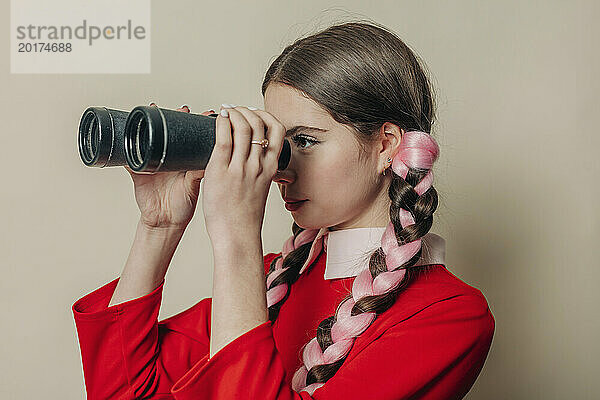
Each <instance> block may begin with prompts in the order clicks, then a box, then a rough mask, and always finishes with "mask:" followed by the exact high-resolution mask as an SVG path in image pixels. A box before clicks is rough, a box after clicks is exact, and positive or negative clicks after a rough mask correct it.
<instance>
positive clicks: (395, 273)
mask: <svg viewBox="0 0 600 400" xmlns="http://www.w3.org/2000/svg"><path fill="white" fill-rule="evenodd" d="M438 153H439V148H438V145H437V143H436V142H435V140H434V139H433V138H432V137H431V136H430V135H429V134H427V133H425V132H420V131H411V132H406V133H405V134H404V135H403V136H402V141H401V143H400V150H399V152H398V154H397V155H396V156H395V157H394V161H393V163H392V170H393V171H394V173H396V174H397V175H399V176H401V177H402V178H403V179H406V176H407V174H408V171H409V168H415V169H422V170H428V172H427V174H426V175H425V177H423V179H421V181H420V182H419V183H418V184H417V185H416V186H415V191H416V192H417V194H418V195H419V196H420V195H422V194H423V193H425V192H426V191H427V190H428V189H429V188H430V187H431V185H432V183H433V173H432V171H431V167H432V165H433V163H434V161H435V160H436V159H437V157H438ZM414 223H415V220H414V218H413V216H412V214H411V212H410V211H408V210H404V209H400V224H401V225H402V228H405V227H406V226H408V225H412V224H414ZM381 248H382V249H383V252H384V253H385V263H386V267H387V271H385V272H382V273H380V274H379V275H377V277H376V278H375V279H373V277H372V276H371V271H370V270H369V269H368V268H367V269H365V270H363V271H362V272H361V273H360V274H359V275H358V276H357V277H356V278H355V279H354V282H353V284H352V297H350V298H349V299H347V300H346V301H344V302H343V303H341V304H340V305H339V306H338V310H337V312H336V322H334V324H333V325H332V327H331V340H332V342H333V343H332V344H331V345H330V346H329V347H327V348H326V349H325V351H322V350H321V346H320V345H319V343H318V341H317V338H316V337H314V338H313V339H312V340H311V341H310V342H308V343H307V344H306V346H305V347H304V351H303V362H304V364H303V365H302V366H301V367H300V368H299V369H298V370H296V373H295V374H294V377H293V379H292V388H293V389H294V390H295V391H296V392H301V391H307V392H308V393H309V395H311V396H312V394H313V392H314V391H315V390H316V389H318V388H320V387H321V386H323V385H324V384H325V383H323V382H315V383H312V384H310V385H308V386H307V385H306V378H307V375H308V371H309V370H310V369H311V368H312V367H314V366H315V365H322V364H332V363H334V362H336V361H339V360H341V359H343V358H344V357H345V356H346V355H347V354H348V352H349V351H350V349H351V348H352V345H353V344H354V340H355V338H356V337H357V336H359V335H360V334H361V333H363V332H364V331H365V330H366V329H367V328H368V327H369V326H370V325H371V323H372V322H373V321H374V320H375V318H376V317H377V315H376V313H374V312H364V313H360V314H357V315H354V316H352V315H351V312H352V308H353V307H354V305H355V304H356V302H357V301H358V300H360V299H361V298H363V297H365V296H377V295H382V294H385V293H387V292H389V291H391V290H393V289H394V288H396V287H397V286H398V285H399V284H400V282H401V281H402V278H404V274H405V271H406V270H405V269H404V268H402V269H398V267H400V266H402V265H404V264H405V263H406V262H407V261H409V260H410V259H412V258H413V257H414V256H415V255H416V254H417V253H418V252H419V250H421V239H417V240H414V241H412V242H409V243H406V244H403V245H399V243H398V239H397V237H396V234H395V232H394V225H393V224H392V222H390V224H389V225H388V226H387V228H386V230H385V232H384V233H383V236H382V239H381ZM286 290H287V288H286Z"/></svg>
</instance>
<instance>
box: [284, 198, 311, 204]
mask: <svg viewBox="0 0 600 400" xmlns="http://www.w3.org/2000/svg"><path fill="white" fill-rule="evenodd" d="M305 200H307V199H295V198H293V197H284V198H283V201H285V202H286V203H289V204H294V203H299V202H301V201H305Z"/></svg>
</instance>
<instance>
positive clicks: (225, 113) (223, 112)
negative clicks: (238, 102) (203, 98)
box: [221, 109, 229, 118]
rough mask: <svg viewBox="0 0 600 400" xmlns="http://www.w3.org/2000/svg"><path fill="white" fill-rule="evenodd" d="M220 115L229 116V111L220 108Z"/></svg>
mask: <svg viewBox="0 0 600 400" xmlns="http://www.w3.org/2000/svg"><path fill="white" fill-rule="evenodd" d="M221 116H222V117H225V118H227V117H229V111H227V110H226V109H222V110H221Z"/></svg>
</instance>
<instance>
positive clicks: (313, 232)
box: [267, 229, 326, 307]
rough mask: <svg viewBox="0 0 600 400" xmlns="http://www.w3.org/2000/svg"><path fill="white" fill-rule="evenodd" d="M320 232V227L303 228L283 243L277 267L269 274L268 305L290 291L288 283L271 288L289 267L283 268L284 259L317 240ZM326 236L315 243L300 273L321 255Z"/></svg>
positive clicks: (276, 301) (274, 302) (278, 300)
mask: <svg viewBox="0 0 600 400" xmlns="http://www.w3.org/2000/svg"><path fill="white" fill-rule="evenodd" d="M318 233H319V229H306V230H303V231H302V232H300V233H299V234H298V236H296V238H295V239H294V236H290V237H289V238H288V239H287V240H286V241H285V243H284V244H283V250H282V251H281V257H280V258H278V259H277V261H276V262H275V269H274V270H273V271H271V272H270V273H269V275H268V276H267V307H271V306H272V305H273V304H277V303H278V302H280V301H281V300H282V299H283V298H284V297H285V295H286V293H287V291H288V284H287V283H282V284H280V285H277V286H275V287H272V288H270V286H271V283H273V281H274V280H275V278H277V277H278V276H279V275H281V274H282V273H283V271H285V270H287V269H288V268H289V267H288V268H283V259H284V258H285V257H287V255H288V254H289V253H291V252H292V251H293V250H295V249H297V248H298V247H300V246H302V245H303V244H306V243H309V242H312V241H314V240H315V237H316V236H317V234H318ZM325 236H326V234H325V235H322V236H321V237H320V238H318V240H317V241H316V242H315V243H314V246H313V247H311V249H310V253H309V254H308V258H307V259H306V261H305V262H304V265H303V266H302V269H300V273H302V272H304V270H305V269H306V267H308V266H309V265H310V264H311V263H312V261H314V259H315V258H316V257H317V256H318V255H319V253H320V252H321V249H322V247H323V240H322V239H323V238H324V237H325Z"/></svg>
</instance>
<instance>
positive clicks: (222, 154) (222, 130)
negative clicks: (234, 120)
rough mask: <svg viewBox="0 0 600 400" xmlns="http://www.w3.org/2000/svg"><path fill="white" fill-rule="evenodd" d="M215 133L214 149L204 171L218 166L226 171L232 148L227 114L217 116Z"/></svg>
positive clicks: (230, 129) (229, 122)
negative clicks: (212, 166)
mask: <svg viewBox="0 0 600 400" xmlns="http://www.w3.org/2000/svg"><path fill="white" fill-rule="evenodd" d="M215 131H216V132H215V147H214V148H213V151H212V153H211V155H210V158H209V160H208V165H207V166H206V169H207V170H208V168H209V166H211V165H220V166H222V167H223V168H225V169H227V168H228V166H229V162H230V161H231V149H232V147H233V139H232V137H231V131H232V128H231V121H229V114H228V113H223V112H222V111H221V113H220V114H219V115H218V116H217V122H216V127H215Z"/></svg>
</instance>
